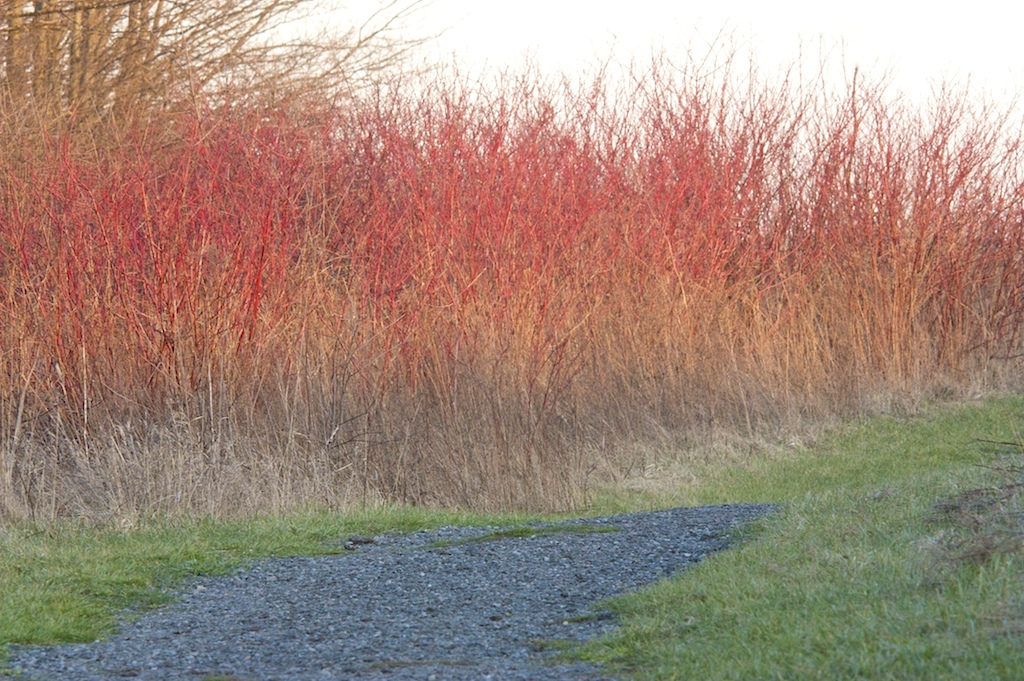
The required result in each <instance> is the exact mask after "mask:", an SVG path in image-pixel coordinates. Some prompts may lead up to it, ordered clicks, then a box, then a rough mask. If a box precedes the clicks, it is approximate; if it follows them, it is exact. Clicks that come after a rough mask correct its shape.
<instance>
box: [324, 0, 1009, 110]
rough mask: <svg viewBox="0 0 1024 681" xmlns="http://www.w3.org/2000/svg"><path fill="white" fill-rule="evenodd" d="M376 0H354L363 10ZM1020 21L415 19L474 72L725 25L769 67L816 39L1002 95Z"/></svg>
mask: <svg viewBox="0 0 1024 681" xmlns="http://www.w3.org/2000/svg"><path fill="white" fill-rule="evenodd" d="M378 2H379V0H349V2H348V3H347V4H348V7H349V11H350V12H353V13H355V14H357V15H358V14H360V13H366V12H367V11H370V10H372V8H373V7H375V6H376V5H377V4H378ZM339 17H340V18H341V21H344V20H345V18H344V16H343V13H342V14H339ZM1022 27H1024V4H1022V5H1018V4H1017V3H1014V2H1006V0H971V1H970V2H958V3H956V4H953V3H944V2H941V0H940V1H939V2H933V3H927V2H924V1H923V0H857V1H856V2H822V0H774V1H773V0H709V1H708V2H702V3H698V2H664V1H659V0H585V1H584V0H510V1H501V0H435V1H434V3H433V5H432V6H431V7H430V8H428V10H427V11H425V12H424V13H422V15H421V16H420V18H419V21H418V23H417V24H414V25H413V28H414V29H420V28H422V30H423V31H427V32H430V31H435V30H438V29H441V28H444V29H447V30H446V32H445V33H444V34H443V35H442V36H441V37H440V38H439V39H438V40H437V41H436V43H434V44H433V45H432V46H431V50H432V53H433V56H435V57H444V58H448V59H449V60H450V59H451V58H452V57H454V58H455V59H456V60H457V61H458V62H459V63H460V64H461V65H462V66H463V67H465V68H466V69H468V70H470V71H475V70H477V69H480V68H483V67H485V66H487V67H493V68H502V67H507V66H516V65H518V64H521V63H522V62H523V60H524V58H525V57H526V56H530V57H531V58H532V59H533V60H534V61H535V62H536V63H537V64H539V65H540V66H541V68H543V69H544V70H551V71H559V72H565V73H575V72H579V71H580V70H581V69H585V68H586V67H587V66H588V65H592V64H594V63H596V62H599V61H602V60H603V59H604V58H606V57H607V56H608V55H609V53H610V52H612V51H614V54H615V56H616V58H617V59H618V60H620V61H623V62H628V61H629V59H630V58H632V57H638V58H640V59H643V58H644V57H646V56H649V55H650V54H651V53H652V51H657V50H661V49H664V50H665V52H666V53H667V54H668V55H670V56H672V55H676V56H678V57H679V58H681V57H682V56H683V55H684V54H685V51H686V49H687V47H690V46H692V47H693V48H694V49H696V50H698V51H699V50H701V49H704V48H706V46H707V45H708V44H709V43H711V42H713V41H714V40H715V37H716V36H717V35H719V34H720V33H721V32H722V31H723V30H724V31H725V32H726V33H729V34H731V35H732V36H733V43H734V44H735V46H736V47H738V48H739V49H740V51H741V52H743V53H747V52H748V51H751V50H752V51H753V53H754V54H755V56H756V60H757V63H758V65H759V66H761V67H762V68H764V69H775V68H776V67H777V66H778V65H779V64H780V63H790V62H792V61H794V60H795V59H796V58H797V57H798V55H799V54H800V52H801V46H802V48H803V52H804V54H805V56H807V55H810V56H811V57H812V62H813V63H817V56H818V54H819V52H820V48H821V46H823V45H824V46H825V47H826V48H831V49H832V50H833V51H838V49H839V46H840V45H842V49H843V51H844V54H845V60H844V61H845V63H846V64H847V66H849V67H851V68H852V67H853V66H859V67H860V68H861V69H862V70H866V71H869V72H871V73H874V74H879V73H881V72H882V71H884V70H886V69H891V71H892V75H893V79H894V84H895V85H896V87H898V88H900V89H901V90H902V91H905V92H907V93H908V94H910V93H922V92H927V89H928V87H929V83H931V82H934V81H937V80H941V79H943V78H946V79H947V80H952V81H957V82H961V81H963V80H964V79H965V78H967V77H970V78H971V82H972V83H973V84H975V85H977V86H981V87H984V88H987V89H988V90H989V91H990V94H992V95H995V96H1003V95H1004V94H1005V93H1006V92H1008V91H1013V92H1016V91H1017V90H1020V89H1021V88H1022V87H1024V47H1022V40H1021V30H1022Z"/></svg>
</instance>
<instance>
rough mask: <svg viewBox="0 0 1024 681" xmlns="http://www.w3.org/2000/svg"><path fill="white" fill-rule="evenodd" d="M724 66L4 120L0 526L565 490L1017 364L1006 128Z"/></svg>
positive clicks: (483, 498) (495, 503)
mask: <svg viewBox="0 0 1024 681" xmlns="http://www.w3.org/2000/svg"><path fill="white" fill-rule="evenodd" d="M731 66H732V62H728V61H727V62H726V63H725V64H718V65H717V67H716V68H715V69H710V70H702V68H701V67H700V66H698V65H696V64H693V65H687V66H685V67H684V68H683V69H682V70H680V69H675V68H671V67H669V66H667V65H664V64H661V65H655V66H652V68H651V69H650V70H648V71H647V72H645V73H642V74H638V75H637V76H636V77H635V78H634V79H633V80H632V81H630V83H629V85H628V86H626V87H624V88H623V89H617V88H616V87H613V86H612V85H611V84H610V83H609V82H608V81H606V80H603V79H601V78H600V77H599V78H596V79H595V80H594V81H593V82H591V83H589V84H587V85H585V86H575V85H571V84H567V83H552V82H545V81H543V80H542V79H539V78H536V77H535V76H533V75H530V74H527V75H523V76H519V77H506V78H504V79H503V80H501V81H500V82H499V83H498V84H497V85H495V86H492V87H483V86H476V85H472V84H469V83H466V82H462V81H460V80H459V79H457V78H439V79H438V80H437V81H435V82H430V83H423V82H419V83H416V87H415V88H413V87H395V88H391V89H387V88H382V89H381V90H380V91H379V92H378V93H377V94H376V95H375V96H372V97H367V98H365V99H363V100H360V101H358V102H351V103H347V104H346V105H344V106H343V107H333V108H332V107H327V106H325V105H321V104H317V103H315V102H310V101H303V102H298V103H294V104H293V105H291V106H285V105H280V104H275V105H274V106H267V107H262V108H261V107H259V106H257V105H256V104H254V103H253V102H254V98H252V97H249V98H247V99H246V103H245V104H244V105H241V104H237V105H232V104H225V105H219V106H217V107H211V108H202V107H198V108H197V107H194V106H193V107H184V108H182V109H181V110H179V111H177V112H175V111H174V109H173V107H171V108H169V109H168V113H167V114H166V115H165V116H164V117H163V118H162V119H161V123H160V125H156V124H153V123H151V124H149V125H148V126H135V127H129V126H123V127H121V128H118V129H116V130H114V129H112V130H110V132H109V135H108V136H107V137H105V138H102V139H97V138H96V137H93V136H90V137H89V138H88V139H86V138H84V136H80V135H76V134H75V131H74V130H73V129H69V130H68V131H66V132H65V133H64V134H60V135H56V136H51V137H47V136H45V135H44V136H42V137H41V138H40V137H39V136H38V135H37V136H25V137H22V136H20V135H19V134H16V132H17V130H18V129H19V128H18V127H17V126H16V125H14V122H12V121H8V124H9V125H8V126H7V127H6V128H5V134H4V135H3V139H2V140H0V164H2V166H3V169H4V170H3V174H2V177H0V320H2V321H0V349H2V354H0V363H2V371H0V517H26V516H32V517H41V516H43V517H45V516H59V515H67V514H101V515H104V514H107V515H109V514H114V515H117V514H134V513H140V512H142V513H148V512H172V513H179V512H189V513H207V512H209V513H216V514H235V513H249V512H264V511H276V510H283V509H289V508H295V507H297V506H302V505H308V504H315V505H320V506H343V505H346V504H351V503H357V502H362V501H370V500H374V501H375V500H379V499H388V500H395V501H400V502H406V503H416V504H431V505H444V506H467V507H474V508H480V509H497V508H512V507H515V508H536V509H548V510H550V509H565V508H568V507H572V506H573V505H575V504H578V503H580V502H581V500H582V499H583V496H584V494H585V491H586V487H587V484H588V482H589V481H590V480H591V479H592V478H593V477H594V476H597V475H600V474H602V472H604V471H608V470H612V471H614V470H617V469H621V468H623V467H628V466H629V465H631V464H633V463H635V462H634V461H632V460H631V458H630V457H631V456H632V455H629V454H623V452H627V451H630V450H629V448H628V447H625V446H624V445H626V444H629V443H636V442H638V441H643V440H645V439H651V438H656V437H662V436H672V437H677V438H682V439H683V440H689V441H695V440H697V439H699V437H700V436H701V433H705V432H709V431H710V430H711V429H720V428H725V429H731V430H733V431H737V432H740V431H742V432H751V433H755V432H768V431H772V430H773V429H779V428H782V427H785V426H788V425H792V424H794V423H799V422H801V421H802V420H808V419H810V420H814V419H823V418H828V417H830V416H833V415H836V414H844V413H855V412H859V411H862V410H865V409H878V408H885V406H886V405H889V404H892V403H893V402H894V401H897V402H906V403H912V402H913V401H915V400H920V399H925V398H928V397H930V396H937V395H944V394H945V395H949V394H959V393H962V392H965V391H973V390H984V389H995V388H1001V387H1004V388H1005V387H1013V386H1016V385H1018V384H1017V383H1016V381H1017V380H1018V379H1019V378H1020V375H1021V371H1020V369H1021V355H1022V352H1024V351H1022V342H1021V341H1022V339H1021V329H1022V327H1021V324H1022V322H1024V288H1022V287H1024V260H1022V253H1021V247H1020V244H1021V243H1022V237H1024V233H1022V232H1024V223H1022V219H1024V175H1022V172H1021V171H1022V165H1021V161H1022V158H1024V155H1022V154H1024V150H1022V147H1021V130H1020V127H1019V125H1020V123H1019V121H1017V120H1015V119H1013V118H1011V117H1010V116H1009V115H1008V114H1007V113H1005V112H1000V111H997V110H995V109H993V108H992V107H987V106H985V105H984V104H979V103H978V100H976V99H974V98H973V97H972V96H971V95H970V93H969V92H967V91H963V90H947V91H943V92H940V93H938V94H937V95H936V97H935V99H934V101H933V102H931V104H930V105H928V106H926V107H925V108H923V109H917V108H913V107H910V106H909V105H907V104H906V103H905V102H904V101H903V100H901V99H900V98H899V97H898V96H896V95H894V94H893V93H890V92H888V91H887V90H886V89H885V88H884V87H882V86H881V85H878V84H874V83H871V82H867V81H865V79H863V78H861V77H860V76H859V75H858V76H856V77H855V79H854V80H853V81H852V82H851V83H850V86H849V87H848V88H847V89H846V90H845V91H839V92H830V91H827V90H825V89H824V88H817V89H816V88H813V87H808V86H807V84H806V83H797V82H794V81H790V80H787V79H786V78H779V79H777V80H764V79H759V78H757V77H756V76H755V75H750V74H744V73H739V72H737V71H736V70H735V69H731V68H730V67H731ZM741 76H742V77H741ZM1009 111H1010V112H1012V109H1010V110H1009ZM40 140H41V141H40Z"/></svg>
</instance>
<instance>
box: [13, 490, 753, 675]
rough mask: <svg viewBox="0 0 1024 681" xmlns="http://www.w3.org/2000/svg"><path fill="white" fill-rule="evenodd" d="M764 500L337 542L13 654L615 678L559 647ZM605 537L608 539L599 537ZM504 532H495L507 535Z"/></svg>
mask: <svg viewBox="0 0 1024 681" xmlns="http://www.w3.org/2000/svg"><path fill="white" fill-rule="evenodd" d="M770 511H771V507H770V506H765V505H750V504H744V505H730V506H706V507H700V508H677V509H673V510H668V511H656V512H647V513H632V514H626V515H617V516H612V517H605V518H587V519H581V520H573V521H568V522H564V523H555V524H538V525H531V526H530V528H531V531H530V532H529V533H528V535H527V536H521V537H516V536H508V533H506V534H505V535H502V533H501V532H500V531H499V528H466V527H446V528H442V529H439V530H432V531H423V532H416V533H412V534H407V535H381V536H378V537H372V538H371V537H349V538H345V537H342V538H339V541H341V542H344V544H345V546H346V548H348V549H350V550H349V551H346V552H345V553H343V554H339V555H336V556H329V557H318V558H285V559H269V560H261V561H258V562H256V563H255V564H253V565H251V566H250V567H248V568H246V569H245V570H244V571H241V572H239V573H237V574H235V575H233V576H229V577H207V578H196V579H194V580H191V581H189V582H188V583H187V584H186V586H185V587H184V589H183V590H182V592H181V593H180V598H178V600H176V601H175V602H174V603H173V604H171V605H168V606H165V607H162V608H159V609H157V610H154V611H150V612H148V613H146V614H144V615H143V616H142V617H141V618H140V619H137V620H136V621H134V622H131V623H126V624H125V625H124V627H123V630H122V633H120V634H119V635H117V636H115V637H113V638H111V639H110V640H107V641H103V642H96V643H90V644H73V645H60V646H10V649H9V653H10V658H9V660H8V666H9V667H10V668H11V669H13V670H17V671H18V672H20V673H21V676H18V677H17V678H20V679H24V680H25V681H29V680H43V679H47V680H48V679H61V680H63V681H96V680H100V679H103V680H107V679H139V680H144V681H149V680H157V679H159V680H160V681H175V680H182V681H185V680H188V681H203V680H209V679H214V678H217V679H232V680H234V681H255V680H257V679H258V680H260V681H264V680H266V681H269V680H278V681H299V680H300V679H301V680H302V681H309V680H318V679H322V680H328V679H389V680H405V679H417V680H430V679H436V680H438V681H441V680H445V681H447V680H451V679H467V680H468V679H473V680H474V681H475V680H479V679H493V680H494V681H499V680H502V681H504V680H517V679H530V680H531V681H532V680H544V679H552V680H554V679H602V678H608V677H607V676H602V671H601V670H600V668H598V667H596V666H592V665H588V664H582V663H562V662H559V661H558V660H556V659H554V658H553V656H552V653H551V652H550V648H551V646H550V644H551V642H553V641H582V640H585V639H588V638H591V637H594V636H599V635H601V634H604V633H606V632H608V631H610V630H611V629H612V628H613V627H614V626H615V620H614V618H613V616H612V615H611V614H610V613H608V612H606V611H602V610H600V609H599V608H600V601H602V600H603V599H607V598H609V597H611V596H614V595H616V594H621V593H623V592H627V591H631V590H634V589H637V588H639V587H642V586H644V585H646V584H650V583H652V582H655V581H657V580H659V579H662V578H664V577H666V576H669V575H672V574H675V573H677V572H680V571H681V570H685V569H686V568H687V567H689V566H690V565H693V564H694V563H697V562H699V561H700V560H701V559H703V558H704V557H706V556H707V555H708V554H709V553H711V552H713V551H717V550H719V549H722V548H725V547H726V546H727V545H728V542H729V538H728V534H727V533H728V532H729V530H730V529H732V528H733V527H735V526H736V525H737V524H738V523H743V522H746V521H750V520H753V519H755V518H758V517H761V516H763V515H765V514H766V513H768V512H770ZM602 530H603V531H602ZM495 535H498V536H495Z"/></svg>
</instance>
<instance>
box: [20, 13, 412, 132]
mask: <svg viewBox="0 0 1024 681" xmlns="http://www.w3.org/2000/svg"><path fill="white" fill-rule="evenodd" d="M427 4H429V2H428V0H382V2H381V4H380V6H379V8H378V9H377V11H375V12H373V13H372V15H371V16H369V17H367V18H366V19H365V21H363V22H362V23H360V24H359V25H356V26H353V27H351V29H349V30H348V31H343V32H341V33H339V34H335V35H331V34H327V33H323V32H321V33H318V34H314V35H310V34H309V33H308V31H307V32H302V31H299V30H297V29H296V27H298V26H301V25H302V21H303V19H305V18H307V17H309V16H312V15H314V14H315V13H316V12H317V11H323V10H324V9H326V7H325V5H324V3H322V2H317V0H202V1H197V0H33V1H32V2H24V1H23V0H0V77H2V96H3V100H2V101H3V104H4V105H5V106H7V107H19V106H26V105H27V106H31V107H33V108H34V109H35V110H36V111H37V112H40V113H42V114H44V115H46V116H47V117H52V116H60V115H62V114H66V113H69V112H74V113H75V114H76V115H77V116H79V117H92V116H96V115H99V114H103V113H106V112H110V111H127V110H133V109H137V108H138V107H139V106H142V107H148V106H152V105H154V104H157V103H159V102H160V101H165V100H166V99H168V98H169V97H173V96H175V95H180V94H182V93H188V92H192V93H195V92H198V91H203V92H216V91H217V90H218V89H219V88H225V87H229V86H230V87H232V88H234V89H236V90H239V89H242V90H245V89H255V90H260V89H263V88H268V87H273V88H282V87H283V88H286V89H288V90H291V91H294V88H304V89H310V88H313V87H315V88H316V89H317V91H320V92H335V93H337V92H345V91H348V90H351V89H353V88H358V87H360V86H361V85H363V84H365V83H367V82H368V81H369V80H370V79H372V78H374V77H376V76H378V75H379V73H380V72H381V71H382V70H385V69H389V68H394V67H396V66H397V65H399V64H400V63H402V62H403V60H404V59H405V58H406V57H407V56H408V54H409V52H410V50H412V49H413V48H415V47H416V46H417V45H419V44H421V43H422V42H424V40H426V38H408V37H406V36H404V35H402V31H403V29H406V28H407V27H408V24H409V21H410V19H412V18H413V16H414V15H415V14H416V13H417V12H419V11H420V10H421V9H423V8H424V7H425V6H426V5H427Z"/></svg>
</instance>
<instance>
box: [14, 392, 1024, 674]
mask: <svg viewBox="0 0 1024 681" xmlns="http://www.w3.org/2000/svg"><path fill="white" fill-rule="evenodd" d="M1021 433H1024V398H1008V399H1000V400H991V401H987V402H985V403H981V404H976V405H969V406H959V407H948V406H947V407H942V408H935V409H934V410H932V411H930V412H929V413H926V414H925V415H922V416H920V417H917V418H914V419H899V418H875V419H869V420H864V421H859V422H856V423H852V424H848V425H846V426H843V427H841V428H839V429H837V430H836V431H834V432H833V433H832V434H830V435H827V436H824V437H821V438H820V439H819V440H818V442H817V443H816V444H815V445H814V446H813V447H809V448H801V449H793V448H790V449H788V450H778V451H776V452H770V451H765V452H763V453H762V454H763V455H760V456H757V457H747V458H746V459H745V460H743V461H741V462H740V463H741V465H734V464H730V465H723V464H717V465H716V464H715V463H714V462H710V463H705V464H704V465H703V467H702V468H701V469H700V470H698V471H696V473H695V474H693V475H691V476H690V477H689V479H690V480H693V481H696V482H690V483H687V484H682V485H677V486H675V487H674V488H673V489H671V490H670V491H667V492H665V491H663V492H661V493H658V494H639V493H635V492H629V493H626V492H622V491H620V492H618V493H613V494H610V495H609V496H607V497H605V498H602V500H601V501H599V502H598V503H597V505H596V506H595V508H593V509H592V510H593V512H595V513H599V514H607V513H611V512H614V511H619V510H636V509H637V508H642V507H647V508H650V507H668V506H675V505H692V504H706V503H719V502H743V501H747V502H774V503H778V504H780V508H779V510H778V512H777V513H775V514H773V515H772V516H770V517H768V518H767V519H765V520H763V521H761V522H759V523H757V524H755V525H754V526H752V527H751V528H749V529H748V530H746V531H745V532H744V533H743V534H744V536H745V541H744V542H742V543H740V544H739V545H737V546H736V547H734V548H733V549H731V550H729V551H725V552H722V553H720V554H717V555H716V556H714V557H712V558H711V559H709V560H707V561H705V562H703V563H701V564H700V565H698V566H696V567H695V568H694V569H692V570H690V571H688V572H687V573H685V574H683V575H680V576H679V577H677V578H674V579H672V580H668V581H666V582H663V583H660V584H658V585H655V586H653V587H651V588H649V589H645V590H643V591H641V592H638V593H636V594H632V595H629V596H624V597H621V598H618V599H615V600H614V601H612V602H611V604H610V607H612V608H613V609H614V610H615V611H616V612H617V613H618V614H619V616H620V617H621V619H622V625H623V626H622V627H621V628H620V629H619V630H618V631H617V632H615V633H614V634H613V635H612V636H609V637H607V638H604V639H601V640H598V641H593V642H590V643H588V644H586V645H585V646H583V647H582V648H576V649H574V650H572V651H571V652H570V653H568V654H571V655H578V656H582V657H583V658H585V659H588V660H593V661H599V662H602V663H605V664H608V665H609V666H610V667H611V668H612V669H614V670H617V671H622V672H625V673H633V674H635V675H636V677H637V678H640V679H819V678H820V679H854V678H866V679H929V680H932V679H951V680H952V679H958V680H959V679H1001V678H1004V679H1015V678H1020V671H1019V670H1020V669H1024V641H1022V639H1021V634H1022V633H1024V557H1022V555H1021V553H1020V551H1019V550H1018V551H1004V552H999V551H988V552H987V553H985V559H984V560H962V559H960V556H961V555H962V554H963V553H965V552H964V551H962V550H961V549H962V548H963V547H965V546H966V547H971V546H972V544H971V540H972V538H973V537H977V536H982V535H984V533H985V532H986V531H987V530H986V526H985V523H984V522H980V524H979V523H977V522H975V521H977V520H978V518H980V517H981V516H980V515H979V514H978V513H974V512H973V511H972V513H971V514H968V515H967V516H964V517H965V518H967V520H970V521H971V522H970V523H968V525H969V526H968V525H964V524H963V523H962V522H960V520H959V519H958V518H959V516H957V514H956V513H940V512H939V511H937V510H936V502H939V501H943V500H946V501H948V500H950V499H956V498H957V495H960V494H962V493H964V492H966V491H968V490H971V489H974V488H977V487H979V486H981V485H986V484H988V485H991V484H993V483H995V482H998V481H999V478H998V476H997V475H996V473H994V472H993V471H992V470H990V469H988V468H985V467H984V466H985V465H989V464H993V463H996V462H998V455H999V454H1000V453H1007V452H1010V451H1011V450H1013V448H1012V447H1007V446H1004V445H996V444H992V443H982V442H978V441H977V440H978V439H987V440H995V441H1007V442H1018V441H1019V440H1020V435H1021ZM1013 453H1015V454H1016V455H1017V456H1018V459H1017V460H1018V465H1019V456H1020V454H1021V452H1020V451H1019V449H1018V450H1016V451H1015V452H1013ZM1017 470H1018V471H1019V468H1018V469H1017ZM692 472H693V471H691V473H692ZM972 498H973V497H972ZM986 498H987V497H986ZM947 506H949V505H948V504H947ZM952 506H953V508H957V506H956V504H953V505H952ZM1018 510H1019V509H1018ZM999 517H1000V518H1001V519H1002V521H1004V525H1005V524H1006V521H1007V519H1010V520H1011V521H1012V522H1011V523H1010V524H1011V525H1012V523H1013V522H1017V523H1018V525H1016V526H1014V527H1017V528H1018V529H1019V527H1020V525H1019V522H1020V521H1019V518H1020V516H1012V515H1010V514H1008V513H1005V514H1003V515H1001V516H999ZM1014 518H1017V520H1013V519H1014ZM537 520H550V518H540V517H538V516H531V517H527V516H509V515H504V516H495V515H474V514H458V513H438V512H427V511H422V510H417V509H397V508H385V509H378V510H371V511H365V512H359V513H352V514H345V515H335V514H326V513H323V514H314V513H310V514H306V515H297V516H288V517H282V518H254V519H250V520H246V521H239V522H214V521H212V520H195V521H180V520H179V521H169V520H163V521H161V520H151V521H148V522H144V523H141V524H140V525H139V526H138V527H137V528H136V529H133V530H131V531H123V532H122V531H117V530H115V529H112V528H106V529H96V528H90V527H88V526H85V525H83V524H69V523H64V524H58V525H51V526H38V527H32V526H14V527H3V528H0V646H2V645H3V644H7V643H15V642H17V643H59V642H74V641H92V640H95V639H98V638H101V637H103V636H105V635H107V634H109V633H110V632H112V631H113V630H114V627H115V624H116V621H117V618H118V617H119V615H120V614H121V613H123V612H124V611H125V609H128V610H130V611H136V612H137V611H140V610H142V609H145V608H147V607H152V606H154V605H157V604H160V603H162V602H165V601H166V600H167V599H168V598H169V597H170V596H169V594H171V593H172V591H171V590H172V589H173V587H174V586H175V585H176V584H179V583H180V581H181V580H182V579H184V578H186V577H188V576H191V575H215V574H225V573H229V572H231V571H233V570H237V569H239V568H241V567H243V566H244V565H245V564H246V562H247V561H249V560H252V559H255V558H259V557H265V556H288V555H324V554H331V553H339V552H343V551H344V550H345V549H344V541H345V539H346V538H347V537H348V536H350V535H372V534H377V533H380V532H385V531H413V530H417V529H424V528H433V527H439V526H441V525H449V524H451V525H454V524H475V525H511V526H516V527H512V528H511V529H508V530H498V531H497V532H496V533H494V538H508V537H516V536H522V535H523V534H524V533H527V534H535V533H537V532H538V529H537V528H536V527H534V528H529V527H525V528H524V527H523V525H524V524H526V523H529V522H534V521H537ZM972 523H973V524H972ZM586 527H587V526H584V528H586ZM1003 529H1004V530H1005V527H1004V528H1003ZM540 531H543V530H540ZM583 531H591V530H587V529H584V530H583Z"/></svg>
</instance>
